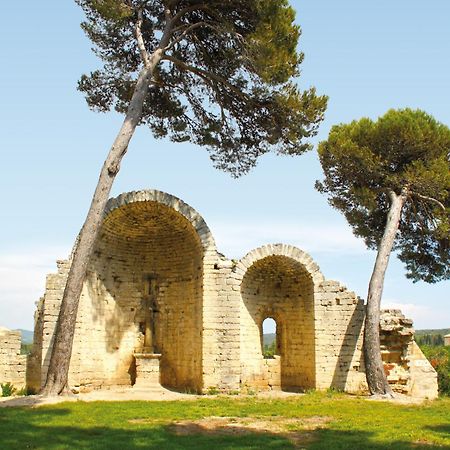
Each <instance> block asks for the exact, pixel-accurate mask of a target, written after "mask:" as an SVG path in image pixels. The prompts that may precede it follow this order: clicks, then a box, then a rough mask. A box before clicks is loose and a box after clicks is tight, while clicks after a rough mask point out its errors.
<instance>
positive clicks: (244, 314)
mask: <svg viewBox="0 0 450 450" xmlns="http://www.w3.org/2000/svg"><path fill="white" fill-rule="evenodd" d="M238 268H239V269H238V272H240V273H243V275H242V281H241V291H240V292H241V299H242V301H241V309H240V312H241V314H240V315H241V371H242V375H241V382H242V383H243V384H244V385H250V386H255V387H260V388H267V387H272V388H276V385H275V386H274V385H272V384H271V382H272V383H273V379H274V377H273V373H274V372H276V371H277V370H279V372H280V374H279V378H280V385H281V389H284V390H295V391H298V390H306V389H310V388H314V387H315V382H316V366H315V327H314V290H315V285H317V284H318V283H320V282H321V281H322V280H323V276H322V274H321V273H320V271H319V268H318V267H317V265H315V264H314V262H313V261H312V259H311V258H310V257H309V256H308V255H307V254H305V253H304V252H302V251H301V250H299V249H296V248H295V247H291V246H286V245H271V246H266V247H262V248H260V249H256V250H254V251H253V252H250V253H249V254H248V255H246V256H245V257H244V258H243V259H242V260H241V261H240V262H239V264H238ZM267 317H272V318H273V319H274V320H275V321H276V323H277V334H278V339H279V343H278V346H279V353H280V355H279V356H280V359H279V369H278V368H277V367H276V366H275V363H273V362H268V361H265V360H264V358H263V355H262V351H261V345H260V342H261V329H262V327H261V324H262V322H263V320H264V319H266V318H267ZM271 380H272V381H271Z"/></svg>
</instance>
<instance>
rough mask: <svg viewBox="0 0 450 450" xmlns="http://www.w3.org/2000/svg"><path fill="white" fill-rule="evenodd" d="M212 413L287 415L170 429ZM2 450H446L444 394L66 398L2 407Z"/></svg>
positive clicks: (449, 429)
mask: <svg viewBox="0 0 450 450" xmlns="http://www.w3.org/2000/svg"><path fill="white" fill-rule="evenodd" d="M210 416H223V417H241V418H244V417H250V418H260V419H264V420H266V421H268V420H271V419H272V420H275V419H276V420H279V418H280V417H282V418H286V427H285V431H284V432H283V433H276V432H263V431H259V432H258V431H248V430H246V432H244V433H235V434H230V433H228V434H223V433H220V432H210V433H193V434H192V433H189V434H177V433H175V432H174V427H173V423H174V422H176V421H184V420H198V419H201V418H204V417H210ZM320 417H327V418H329V419H328V421H326V422H324V423H323V424H322V425H321V427H319V428H317V429H313V430H306V431H305V430H304V428H305V427H304V426H303V425H301V422H294V425H293V422H292V420H291V421H290V422H289V418H303V419H305V424H306V423H308V419H307V418H320ZM283 420H284V419H283ZM312 420H313V421H314V420H316V419H312ZM310 421H311V419H310ZM193 430H194V431H195V430H196V429H195V428H193ZM191 431H192V430H191ZM302 433H303V434H302ZM294 434H297V435H299V434H300V436H301V439H300V441H297V447H295V443H294V442H293V440H292V439H291V438H290V437H291V435H292V436H294ZM0 448H1V449H2V450H4V449H20V450H22V449H45V450H51V449H108V450H110V449H111V450H113V449H120V450H134V449H155V450H156V449H158V450H172V449H196V450H200V449H208V450H223V449H255V450H256V449H290V448H308V449H352V450H362V449H375V450H376V449H395V450H402V449H412V448H414V449H418V448H424V449H433V448H446V449H450V399H440V400H436V401H434V402H429V403H426V404H424V405H421V406H416V405H414V406H402V405H394V404H389V403H384V402H374V401H368V400H364V399H358V398H353V397H348V396H345V395H341V394H334V393H328V394H326V393H316V392H312V393H310V394H307V395H305V396H302V397H296V398H295V399H287V400H286V399H283V400H281V399H279V400H265V399H258V398H256V397H253V398H242V397H241V398H240V397H235V396H234V397H219V398H215V399H201V400H193V401H176V402H92V403H83V402H74V403H73V402H70V403H61V404H58V405H52V406H42V407H38V408H1V409H0Z"/></svg>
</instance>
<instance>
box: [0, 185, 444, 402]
mask: <svg viewBox="0 0 450 450" xmlns="http://www.w3.org/2000/svg"><path fill="white" fill-rule="evenodd" d="M70 264H71V260H70V258H69V259H68V260H64V261H58V263H57V266H58V272H57V273H55V274H50V275H48V276H47V282H46V291H45V294H44V296H43V297H42V298H41V299H40V301H39V302H38V305H37V310H36V314H35V331H34V347H33V351H32V354H31V355H30V356H29V360H28V370H27V383H28V385H29V386H30V387H31V388H33V389H35V390H39V388H40V387H41V385H42V384H43V382H44V381H45V377H46V373H47V369H48V364H49V359H50V354H51V348H52V340H53V337H54V332H55V327H56V321H57V318H58V313H59V308H60V304H61V299H62V295H63V290H64V286H65V283H66V279H67V275H68V271H69V268H70ZM364 315H365V305H364V301H363V300H362V299H360V298H358V297H357V296H356V295H355V293H353V292H351V291H349V290H347V288H345V287H344V286H342V285H340V284H339V283H338V282H336V281H330V280H326V279H325V278H324V276H323V275H322V273H321V272H320V270H319V267H318V266H317V264H316V263H315V262H314V261H313V260H312V258H311V257H310V256H309V255H308V254H306V253H305V252H303V251H302V250H300V249H298V248H296V247H293V246H291V245H287V244H269V245H265V246H263V247H260V248H257V249H255V250H252V251H250V252H249V253H248V254H247V255H246V256H244V257H243V258H242V259H241V260H239V261H235V260H229V259H227V258H226V257H224V256H223V255H222V254H221V253H219V252H218V251H217V249H216V246H215V243H214V238H213V236H212V234H211V232H210V230H209V228H208V226H207V225H206V223H205V221H204V220H203V218H202V217H201V216H200V215H199V214H198V213H197V212H196V211H195V210H194V209H192V208H191V207H190V206H189V205H187V204H186V203H184V202H183V201H182V200H180V199H178V198H176V197H174V196H172V195H169V194H166V193H163V192H159V191H154V190H152V191H139V192H130V193H125V194H122V195H120V196H119V197H117V198H114V199H111V200H109V202H108V204H107V207H106V211H105V216H104V220H103V224H102V227H101V231H100V234H99V237H98V240H97V242H96V245H95V250H94V253H93V255H92V257H91V260H90V263H89V267H88V271H87V276H86V280H85V283H84V287H83V292H82V295H81V299H80V306H79V310H78V316H77V323H76V331H75V338H74V345H73V353H72V359H71V364H70V373H69V384H70V386H72V387H74V388H75V389H76V390H78V391H89V390H92V389H99V388H110V387H113V386H114V387H115V386H129V387H131V386H133V388H134V389H140V388H143V389H146V388H151V387H152V386H153V387H154V386H158V385H163V386H165V387H168V388H172V389H175V390H181V391H184V392H207V391H208V390H211V389H214V390H220V391H244V392H245V389H256V390H267V389H274V390H275V389H282V390H288V391H297V392H302V391H306V390H309V389H328V388H334V389H337V390H343V391H346V392H350V393H363V392H367V385H366V381H365V373H364V357H363V354H362V334H363V324H364ZM266 318H272V319H274V320H275V322H276V326H277V327H276V329H277V351H276V353H277V354H276V356H275V357H274V358H272V359H266V358H265V357H264V354H263V343H262V323H263V321H264V320H265V319H266ZM380 329H381V340H382V353H383V360H384V362H385V370H386V373H387V375H388V379H389V382H390V383H391V384H392V387H393V388H394V390H396V391H398V392H402V393H405V394H408V395H413V396H416V397H427V398H435V397H436V396H437V376H436V372H435V371H434V369H433V368H432V366H431V365H430V364H429V362H428V361H427V360H426V358H425V357H424V355H423V354H422V352H421V351H420V349H419V347H418V346H417V345H416V343H415V342H414V340H413V334H414V331H413V328H412V322H411V321H410V320H407V319H406V318H405V317H404V316H403V315H402V314H401V313H400V311H385V312H384V313H383V315H382V318H381V323H380ZM0 337H1V335H0ZM16 350H17V349H16V348H15V347H14V351H13V353H14V352H16ZM0 356H1V355H0ZM13 360H14V358H11V359H10V361H11V364H12V366H11V367H13V366H14V364H15V363H14V362H12V361H13ZM2 364H3V365H2ZM4 365H5V363H4V362H3V361H2V360H1V359H0V378H1V377H3V379H4V380H6V379H7V376H6V375H4V374H6V373H8V372H7V371H6V372H2V371H1V370H2V367H3V366H4ZM5 367H6V366H5ZM5 376H6V378H5Z"/></svg>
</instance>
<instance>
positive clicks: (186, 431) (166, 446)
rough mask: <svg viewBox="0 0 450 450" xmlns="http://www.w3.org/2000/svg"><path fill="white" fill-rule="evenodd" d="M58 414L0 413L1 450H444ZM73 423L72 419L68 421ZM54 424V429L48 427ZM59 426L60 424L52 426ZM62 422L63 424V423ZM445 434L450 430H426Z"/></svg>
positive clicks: (322, 433)
mask: <svg viewBox="0 0 450 450" xmlns="http://www.w3.org/2000/svg"><path fill="white" fill-rule="evenodd" d="M71 419H72V418H71V411H70V410H69V409H64V408H63V407H62V408H45V409H44V408H38V409H23V408H6V409H3V410H0V448H1V449H2V450H16V449H17V450H19V449H20V450H23V449H45V450H56V449H58V450H64V449H71V450H72V449H95V450H101V449H105V450H106V449H108V450H116V449H117V450H142V449H148V450H180V449H192V450H194V449H195V450H201V449H208V450H211V449H214V450H231V449H233V450H234V449H238V450H239V449H242V450H257V449H268V450H281V449H296V448H303V449H304V448H307V449H312V450H315V449H327V450H330V449H331V450H334V449H337V450H339V449H354V450H365V449H371V450H381V449H392V450H394V449H395V450H406V449H422V448H423V449H428V450H430V449H438V448H440V449H442V448H443V447H442V446H437V445H429V444H427V443H426V442H424V443H417V444H415V443H411V442H404V441H389V442H382V443H380V442H377V441H376V436H375V434H374V433H371V432H366V431H360V430H351V431H350V430H349V431H342V430H333V429H326V428H320V429H316V430H290V431H282V432H267V431H264V430H253V429H249V428H246V427H241V426H235V427H232V428H231V429H230V428H223V427H216V428H212V429H211V428H210V429H207V430H205V428H204V427H201V426H198V425H196V424H193V425H189V426H188V427H186V428H181V429H180V427H179V426H178V425H176V423H175V422H174V423H170V424H161V423H154V422H153V423H152V422H151V421H147V422H145V421H144V422H136V423H132V422H130V421H128V420H125V421H124V422H123V424H121V425H120V424H119V425H117V424H115V426H114V427H99V426H91V424H92V422H93V421H94V420H95V418H92V417H89V416H87V417H86V418H85V419H83V418H81V419H80V418H79V417H77V419H76V420H77V422H76V423H72V422H71ZM72 420H73V419H72ZM52 422H53V424H52ZM55 422H59V423H55ZM61 422H63V423H61ZM427 428H428V429H430V430H431V431H433V432H437V433H448V431H449V425H442V426H441V425H438V426H433V427H431V426H430V427H427Z"/></svg>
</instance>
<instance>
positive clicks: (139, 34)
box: [136, 8, 150, 67]
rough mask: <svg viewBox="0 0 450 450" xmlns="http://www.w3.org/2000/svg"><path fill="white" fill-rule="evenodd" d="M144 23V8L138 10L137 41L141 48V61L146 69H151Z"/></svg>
mask: <svg viewBox="0 0 450 450" xmlns="http://www.w3.org/2000/svg"><path fill="white" fill-rule="evenodd" d="M143 22H144V15H143V13H142V8H139V9H138V20H137V22H136V40H137V44H138V48H139V53H140V54H141V59H142V62H143V64H144V66H145V67H150V57H149V55H148V52H147V49H146V48H145V43H144V38H143V36H142V24H143Z"/></svg>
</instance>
